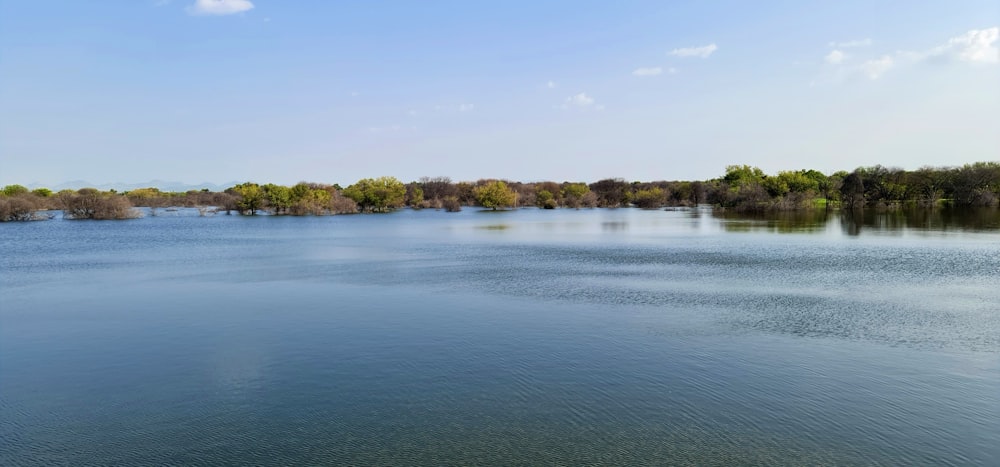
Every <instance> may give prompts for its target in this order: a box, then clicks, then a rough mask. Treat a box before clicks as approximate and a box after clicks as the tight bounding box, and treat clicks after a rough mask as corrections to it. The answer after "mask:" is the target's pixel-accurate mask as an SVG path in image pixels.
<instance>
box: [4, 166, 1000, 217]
mask: <svg viewBox="0 0 1000 467" xmlns="http://www.w3.org/2000/svg"><path fill="white" fill-rule="evenodd" d="M998 203H1000V162H977V163H974V164H966V165H963V166H961V167H922V168H920V169H917V170H912V171H908V170H903V169H899V168H891V167H884V166H881V165H875V166H870V167H860V168H857V169H855V170H854V171H851V172H847V171H839V172H835V173H832V174H823V173H821V172H819V171H816V170H796V171H781V172H778V173H777V174H772V175H768V174H765V173H764V172H763V171H762V170H761V169H760V168H757V167H752V166H748V165H732V166H729V167H726V171H725V174H724V175H723V176H721V177H719V178H715V179H711V180H704V181H653V182H641V181H633V182H628V181H626V180H623V179H614V178H609V179H604V180H599V181H596V182H593V183H589V184H588V183H584V182H553V181H543V182H530V183H525V182H517V181H509V180H496V179H481V180H478V181H476V182H457V183H455V182H452V180H451V179H449V178H447V177H433V178H432V177H423V178H421V179H420V180H418V181H413V182H410V183H403V182H401V181H400V180H398V179H396V178H395V177H390V176H383V177H378V178H365V179H362V180H358V181H357V182H355V183H353V184H351V185H349V186H347V187H346V188H342V187H341V186H340V185H337V184H332V185H331V184H323V183H307V182H301V183H298V184H296V185H294V186H291V187H288V186H283V185H276V184H273V183H268V184H264V185H260V184H257V183H254V182H246V183H241V184H238V185H235V186H232V187H230V188H228V189H226V190H224V191H221V192H212V191H209V190H194V191H187V192H164V191H160V190H159V189H158V188H155V187H150V188H140V189H135V190H130V191H125V192H121V193H119V192H116V191H114V190H109V191H100V190H97V189H94V188H81V189H79V190H62V191H59V192H52V190H49V189H46V188H37V189H34V190H30V189H28V188H27V187H25V186H22V185H7V186H5V187H3V189H2V190H0V221H33V220H45V219H50V218H52V217H54V216H53V215H52V214H51V212H53V211H56V210H61V211H62V212H63V219H93V220H108V219H131V218H136V217H140V216H141V213H140V211H139V210H138V209H136V208H137V207H145V208H148V209H149V211H148V212H149V213H151V214H152V215H156V213H157V210H158V209H160V208H168V207H196V208H198V209H199V211H200V212H201V213H202V214H208V213H214V212H225V213H227V214H229V213H234V212H235V213H238V214H241V215H249V216H252V215H257V214H260V213H267V214H270V215H292V216H305V215H312V216H323V215H336V214H354V213H384V212H389V211H392V210H395V209H399V208H403V207H409V208H413V209H444V210H447V211H459V210H461V209H462V207H471V206H478V207H481V208H484V209H488V210H500V209H511V208H520V207H538V208H541V209H556V208H573V209H579V208H598V207H599V208H619V207H636V208H642V209H658V208H663V207H671V206H696V205H703V204H708V205H712V206H715V207H717V208H720V209H723V210H731V211H735V212H765V211H790V210H808V209H841V210H845V211H854V210H863V209H896V208H902V207H915V208H927V209H934V208H936V207H939V206H946V205H950V206H987V207H989V206H992V207H996V206H997V205H998Z"/></svg>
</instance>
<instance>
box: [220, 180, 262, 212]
mask: <svg viewBox="0 0 1000 467" xmlns="http://www.w3.org/2000/svg"><path fill="white" fill-rule="evenodd" d="M227 191H230V192H231V193H232V194H234V195H236V196H237V197H238V198H239V199H237V200H236V207H237V208H238V209H239V210H240V214H249V215H251V216H254V215H256V214H257V210H259V209H261V208H262V207H263V206H264V190H263V189H262V188H261V187H260V185H258V184H256V183H253V182H246V183H241V184H239V185H236V186H234V187H232V188H230V189H229V190H227Z"/></svg>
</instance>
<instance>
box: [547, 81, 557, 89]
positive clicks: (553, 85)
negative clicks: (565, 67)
mask: <svg viewBox="0 0 1000 467" xmlns="http://www.w3.org/2000/svg"><path fill="white" fill-rule="evenodd" d="M545 87H547V88H549V89H555V88H556V82H555V81H549V82H548V83H545Z"/></svg>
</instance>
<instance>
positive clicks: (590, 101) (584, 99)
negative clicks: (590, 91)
mask: <svg viewBox="0 0 1000 467" xmlns="http://www.w3.org/2000/svg"><path fill="white" fill-rule="evenodd" d="M557 108H560V109H564V110H569V109H579V110H589V109H593V110H604V105H602V104H598V103H597V101H596V100H594V98H593V97H591V96H588V95H587V93H585V92H581V93H579V94H574V95H572V96H569V97H567V98H566V100H565V101H564V102H563V104H562V105H560V106H557Z"/></svg>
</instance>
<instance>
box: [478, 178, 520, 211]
mask: <svg viewBox="0 0 1000 467" xmlns="http://www.w3.org/2000/svg"><path fill="white" fill-rule="evenodd" d="M474 191H475V194H476V202H478V203H479V205H480V206H482V207H484V208H491V209H493V210H494V211H496V210H497V208H499V207H508V206H513V205H514V201H515V199H516V198H515V194H514V190H512V189H511V188H510V187H509V186H507V184H506V183H504V182H502V181H500V180H494V181H492V182H489V183H487V184H485V185H482V186H478V187H476V188H475V190H474Z"/></svg>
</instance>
